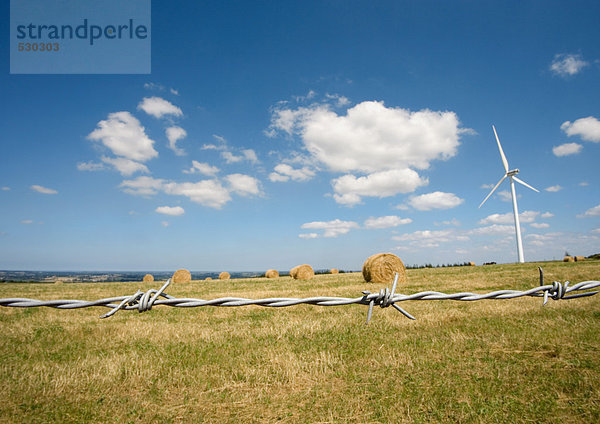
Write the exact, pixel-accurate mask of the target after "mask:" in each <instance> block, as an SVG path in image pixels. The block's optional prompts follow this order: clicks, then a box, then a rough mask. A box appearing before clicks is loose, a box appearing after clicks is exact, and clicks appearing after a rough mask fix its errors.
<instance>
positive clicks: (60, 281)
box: [54, 280, 64, 284]
mask: <svg viewBox="0 0 600 424" xmlns="http://www.w3.org/2000/svg"><path fill="white" fill-rule="evenodd" d="M63 283H64V282H63V281H62V280H56V281H55V282H54V284H63Z"/></svg>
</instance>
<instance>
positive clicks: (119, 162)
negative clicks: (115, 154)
mask: <svg viewBox="0 0 600 424" xmlns="http://www.w3.org/2000/svg"><path fill="white" fill-rule="evenodd" d="M102 162H104V163H107V164H109V165H112V166H113V167H114V168H115V169H116V170H117V171H119V172H120V173H121V175H123V176H126V177H128V176H130V175H132V174H135V173H136V172H142V173H145V174H148V173H150V170H149V169H148V167H147V166H146V165H144V164H141V163H139V162H136V161H134V160H131V159H126V158H109V157H107V156H102Z"/></svg>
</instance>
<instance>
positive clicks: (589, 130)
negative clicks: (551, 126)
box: [560, 116, 600, 143]
mask: <svg viewBox="0 0 600 424" xmlns="http://www.w3.org/2000/svg"><path fill="white" fill-rule="evenodd" d="M560 129H561V130H563V131H564V132H565V134H567V135H568V136H569V137H571V136H574V135H578V136H580V137H581V139H582V140H585V141H591V142H594V143H599V142H600V121H598V119H596V118H594V117H593V116H588V117H587V118H580V119H578V120H576V121H575V122H570V121H566V122H564V123H563V124H562V125H561V126H560Z"/></svg>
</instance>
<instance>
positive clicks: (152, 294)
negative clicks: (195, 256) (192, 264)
mask: <svg viewBox="0 0 600 424" xmlns="http://www.w3.org/2000/svg"><path fill="white" fill-rule="evenodd" d="M539 271H540V286H539V287H534V288H531V289H529V290H525V291H519V290H497V291H493V292H490V293H485V294H477V293H470V292H461V293H449V294H448V293H442V292H437V291H423V292H420V293H414V294H409V295H407V294H396V293H395V292H396V286H397V283H398V274H396V275H395V278H394V282H393V285H392V289H391V290H390V289H388V288H385V289H381V290H380V291H379V293H370V292H368V291H364V292H363V296H361V297H354V298H348V297H331V296H316V297H308V298H289V297H271V298H264V299H248V298H243V297H221V298H218V299H210V300H205V299H196V298H185V297H184V298H177V297H174V296H170V295H168V294H166V293H164V290H165V289H166V288H167V287H168V286H169V284H170V283H171V279H168V280H167V281H166V282H165V284H163V286H162V287H161V288H160V289H158V290H156V289H151V290H148V291H147V292H143V291H141V290H138V291H137V292H136V293H134V294H133V295H130V296H118V297H109V298H105V299H98V300H92V301H86V300H74V299H61V300H36V299H27V298H6V299H0V306H5V307H15V308H32V307H40V306H46V307H50V308H56V309H79V308H88V307H92V306H104V307H107V308H110V309H111V310H110V311H109V312H107V313H106V314H104V315H102V316H101V317H100V318H108V317H110V316H112V315H114V314H115V313H117V312H118V311H119V310H122V309H123V310H133V309H137V310H138V311H139V312H145V311H149V310H151V309H152V307H153V306H158V305H165V306H173V307H178V308H195V307H202V306H220V307H234V306H249V305H256V306H264V307H271V308H280V307H286V306H294V305H300V304H308V305H317V306H342V305H351V304H359V305H367V306H368V307H369V309H368V312H367V324H368V323H369V321H370V320H371V317H372V315H373V308H374V307H375V306H376V305H378V306H380V307H381V308H386V307H389V306H392V307H393V308H394V309H396V310H397V311H398V312H400V313H402V314H403V315H404V316H406V317H407V318H409V319H413V320H414V319H415V317H413V316H412V315H411V314H409V313H408V312H406V311H405V310H404V309H402V308H401V307H400V306H398V305H397V304H396V303H397V302H405V301H410V300H457V301H476V300H486V299H515V298H518V297H524V296H530V297H543V298H544V302H543V304H544V305H545V304H546V303H547V302H548V299H549V298H551V299H553V300H561V299H575V298H579V297H586V296H593V295H595V294H596V293H598V291H585V290H590V289H594V288H597V287H600V281H593V280H590V281H583V282H580V283H577V284H573V285H570V283H569V282H568V281H566V282H565V283H560V282H558V281H554V282H553V283H552V284H547V285H544V284H543V282H544V281H543V280H544V278H543V271H542V269H541V268H540V269H539ZM573 292H581V293H574V294H570V295H568V294H569V293H573Z"/></svg>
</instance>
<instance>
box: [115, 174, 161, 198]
mask: <svg viewBox="0 0 600 424" xmlns="http://www.w3.org/2000/svg"><path fill="white" fill-rule="evenodd" d="M164 183H165V181H164V180H161V179H155V178H152V177H146V176H144V177H137V178H136V179H135V180H125V181H123V182H122V183H121V184H120V185H119V187H120V188H121V189H122V190H123V191H124V192H125V193H128V194H132V195H134V196H152V195H155V194H157V193H158V192H159V191H161V190H162V189H163V187H164Z"/></svg>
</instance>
